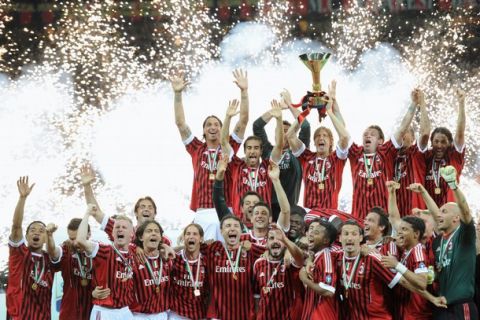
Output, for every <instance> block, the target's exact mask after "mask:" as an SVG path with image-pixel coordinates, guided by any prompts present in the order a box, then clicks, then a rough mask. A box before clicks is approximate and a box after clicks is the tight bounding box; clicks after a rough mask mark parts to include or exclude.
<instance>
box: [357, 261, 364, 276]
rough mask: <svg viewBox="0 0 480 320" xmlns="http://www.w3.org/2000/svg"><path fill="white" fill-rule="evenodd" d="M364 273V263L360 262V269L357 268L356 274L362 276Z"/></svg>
mask: <svg viewBox="0 0 480 320" xmlns="http://www.w3.org/2000/svg"><path fill="white" fill-rule="evenodd" d="M364 273H365V263H363V262H362V264H361V265H360V267H359V268H358V274H362V275H363V274H364Z"/></svg>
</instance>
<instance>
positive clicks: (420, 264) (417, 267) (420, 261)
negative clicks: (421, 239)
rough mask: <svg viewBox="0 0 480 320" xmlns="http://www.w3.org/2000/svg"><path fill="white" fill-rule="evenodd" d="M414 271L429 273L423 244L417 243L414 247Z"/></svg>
mask: <svg viewBox="0 0 480 320" xmlns="http://www.w3.org/2000/svg"><path fill="white" fill-rule="evenodd" d="M412 254H413V259H414V260H413V268H412V269H413V270H411V271H413V272H415V273H417V274H421V273H428V267H427V263H426V260H425V258H426V256H427V255H426V253H425V249H423V248H422V246H421V245H417V246H415V248H413V252H412Z"/></svg>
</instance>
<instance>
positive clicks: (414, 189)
mask: <svg viewBox="0 0 480 320" xmlns="http://www.w3.org/2000/svg"><path fill="white" fill-rule="evenodd" d="M407 189H408V190H410V191H412V192H415V193H422V192H423V190H425V188H424V187H423V185H422V184H421V183H412V184H411V185H409V186H408V187H407Z"/></svg>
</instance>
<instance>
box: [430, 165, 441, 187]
mask: <svg viewBox="0 0 480 320" xmlns="http://www.w3.org/2000/svg"><path fill="white" fill-rule="evenodd" d="M441 162H442V163H441V164H440V165H439V166H438V167H437V165H436V164H437V161H435V159H433V160H432V176H433V182H434V183H435V187H437V188H439V187H440V167H441V166H442V164H443V160H442V161H441Z"/></svg>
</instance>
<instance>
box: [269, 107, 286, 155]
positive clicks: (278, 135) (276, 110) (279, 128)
mask: <svg viewBox="0 0 480 320" xmlns="http://www.w3.org/2000/svg"><path fill="white" fill-rule="evenodd" d="M271 106H272V109H271V110H270V112H271V114H272V117H274V118H275V120H276V122H277V124H276V127H275V146H274V147H273V149H272V160H273V161H274V162H275V163H279V162H280V160H281V157H282V149H283V135H284V133H283V121H282V109H281V107H280V103H278V101H277V100H275V99H274V100H272V102H271Z"/></svg>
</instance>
